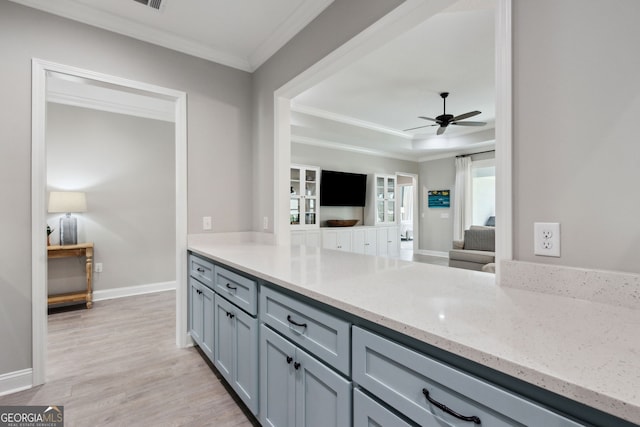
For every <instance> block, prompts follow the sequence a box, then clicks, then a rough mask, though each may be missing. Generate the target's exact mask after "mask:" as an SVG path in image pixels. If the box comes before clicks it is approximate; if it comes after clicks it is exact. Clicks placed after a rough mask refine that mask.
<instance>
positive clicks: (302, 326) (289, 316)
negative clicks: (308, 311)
mask: <svg viewBox="0 0 640 427" xmlns="http://www.w3.org/2000/svg"><path fill="white" fill-rule="evenodd" d="M287 321H288V322H289V323H291V324H292V325H296V326H300V327H301V328H306V327H307V324H306V323H298V322H296V321H294V320H293V319H292V318H291V315H290V314H287Z"/></svg>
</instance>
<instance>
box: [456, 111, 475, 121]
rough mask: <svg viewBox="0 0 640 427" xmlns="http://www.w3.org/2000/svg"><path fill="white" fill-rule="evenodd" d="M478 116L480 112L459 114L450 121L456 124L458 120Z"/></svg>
mask: <svg viewBox="0 0 640 427" xmlns="http://www.w3.org/2000/svg"><path fill="white" fill-rule="evenodd" d="M478 114H480V111H469V112H468V113H464V114H460V115H459V116H456V117H454V118H453V119H452V120H451V121H452V122H456V121H458V120H464V119H468V118H470V117H473V116H477V115H478Z"/></svg>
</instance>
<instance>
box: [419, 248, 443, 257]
mask: <svg viewBox="0 0 640 427" xmlns="http://www.w3.org/2000/svg"><path fill="white" fill-rule="evenodd" d="M414 253H416V254H418V255H428V256H437V257H440V258H449V252H440V251H429V250H426V249H420V250H418V251H415V252H414Z"/></svg>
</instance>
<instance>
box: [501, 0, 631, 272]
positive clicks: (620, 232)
mask: <svg viewBox="0 0 640 427" xmlns="http://www.w3.org/2000/svg"><path fill="white" fill-rule="evenodd" d="M513 12H514V16H513V18H514V19H513V31H514V47H513V51H514V87H513V90H514V104H513V114H514V116H513V117H514V153H513V170H514V182H513V184H514V191H513V192H514V237H515V242H514V255H515V258H516V259H519V260H524V261H535V262H541V263H548V264H562V265H568V266H576V267H585V268H593V269H606V270H620V271H627V272H633V273H640V255H638V253H639V252H638V248H639V247H640V225H638V218H640V193H639V192H638V183H640V167H639V163H638V159H640V143H639V142H638V126H637V123H638V120H639V118H640V79H639V78H638V76H640V55H638V41H639V40H640V27H638V17H639V16H640V2H638V1H637V0H615V1H598V0H588V1H585V0H563V1H560V2H559V1H554V0H541V1H535V2H533V1H525V0H516V1H515V2H514V10H513ZM535 221H545V222H546V221H550V222H560V224H561V226H560V227H561V228H560V232H561V255H562V257H561V258H546V257H539V256H534V255H533V223H534V222H535Z"/></svg>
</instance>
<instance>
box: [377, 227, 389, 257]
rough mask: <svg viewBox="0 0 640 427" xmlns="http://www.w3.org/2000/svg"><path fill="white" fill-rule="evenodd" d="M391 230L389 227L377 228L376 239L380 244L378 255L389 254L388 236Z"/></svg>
mask: <svg viewBox="0 0 640 427" xmlns="http://www.w3.org/2000/svg"><path fill="white" fill-rule="evenodd" d="M388 234H389V230H388V228H387V227H380V228H378V229H377V230H376V240H377V245H378V255H380V256H387V255H389V246H388V240H389V237H388Z"/></svg>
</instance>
